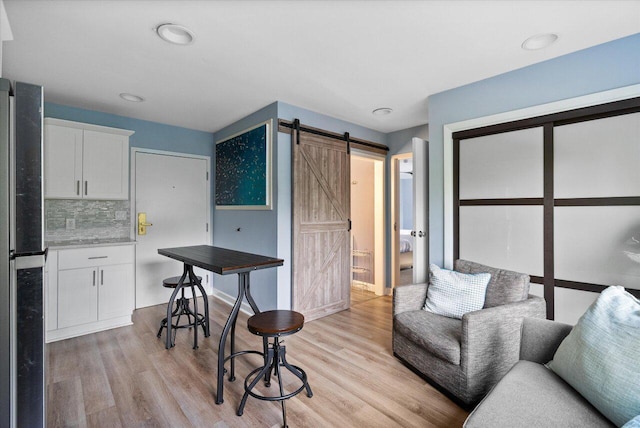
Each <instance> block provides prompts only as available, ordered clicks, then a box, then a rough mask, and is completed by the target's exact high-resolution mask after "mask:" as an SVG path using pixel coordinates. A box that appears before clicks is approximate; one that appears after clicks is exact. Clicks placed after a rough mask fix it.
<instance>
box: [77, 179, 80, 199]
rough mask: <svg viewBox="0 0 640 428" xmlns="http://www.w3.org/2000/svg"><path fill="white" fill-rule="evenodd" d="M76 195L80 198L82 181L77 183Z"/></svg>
mask: <svg viewBox="0 0 640 428" xmlns="http://www.w3.org/2000/svg"><path fill="white" fill-rule="evenodd" d="M76 195H78V196H80V180H77V181H76Z"/></svg>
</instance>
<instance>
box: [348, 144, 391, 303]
mask: <svg viewBox="0 0 640 428" xmlns="http://www.w3.org/2000/svg"><path fill="white" fill-rule="evenodd" d="M384 162H385V160H384V157H381V156H376V155H373V154H370V153H367V152H360V151H356V150H352V152H351V303H352V304H357V303H359V302H361V301H366V300H369V299H372V298H375V297H378V296H382V295H384V294H385V284H384V278H385V272H384V259H385V243H384V224H385V219H384V218H385V215H384Z"/></svg>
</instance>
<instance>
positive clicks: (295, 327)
mask: <svg viewBox="0 0 640 428" xmlns="http://www.w3.org/2000/svg"><path fill="white" fill-rule="evenodd" d="M303 325H304V315H302V314H301V313H299V312H295V311H285V310H275V311H266V312H260V313H258V314H255V315H253V316H252V317H250V318H249V320H248V321H247V328H248V329H249V331H250V332H251V333H253V334H256V335H258V336H262V338H263V342H264V341H265V339H266V340H267V341H268V339H273V343H272V344H271V345H270V346H268V348H267V349H266V355H265V359H264V366H262V367H258V368H256V369H255V370H253V371H252V372H251V373H249V375H248V376H247V378H246V379H245V381H244V395H243V396H242V400H241V401H240V406H239V407H238V416H242V413H243V412H244V406H245V404H246V402H247V398H248V396H249V395H251V396H252V397H255V398H257V399H259V400H266V401H280V403H281V404H282V418H283V421H284V426H285V428H286V427H287V413H286V407H285V403H284V400H287V399H289V398H291V397H293V396H295V395H297V394H299V393H300V392H301V391H302V390H303V389H306V390H307V396H308V397H312V396H313V393H312V392H311V387H310V386H309V382H307V374H306V373H305V372H304V370H302V369H301V368H300V367H298V366H294V365H292V364H289V363H288V362H287V359H286V347H285V346H284V345H282V343H281V342H280V338H281V337H282V336H288V335H291V334H294V333H297V332H298V331H300V330H302V326H303ZM263 355H264V354H263ZM280 367H285V368H286V369H287V370H289V371H290V372H291V373H293V374H294V375H295V376H296V377H297V378H298V379H300V381H301V382H302V385H301V386H300V387H299V388H298V389H296V390H295V391H293V392H291V393H288V394H285V392H284V389H283V387H282V376H281V375H282V373H281V370H280ZM272 372H273V374H274V375H275V376H276V377H277V378H278V385H279V387H280V395H276V396H265V395H260V394H257V393H255V392H253V391H252V389H253V388H254V387H255V386H256V385H257V383H258V382H259V381H260V379H264V381H265V385H266V386H267V387H269V386H270V385H271V373H272ZM254 375H255V378H253V380H251V381H250V379H251V378H252V377H253V376H254ZM249 382H251V383H249Z"/></svg>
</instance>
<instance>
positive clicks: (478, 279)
mask: <svg viewBox="0 0 640 428" xmlns="http://www.w3.org/2000/svg"><path fill="white" fill-rule="evenodd" d="M429 271H430V277H429V288H428V289H427V300H426V302H425V303H424V310H425V311H429V312H433V313H434V314H438V315H444V316H445V317H450V318H457V319H462V316H463V315H464V314H466V313H468V312H474V311H479V310H480V309H482V306H483V305H484V295H485V293H486V291H487V284H488V283H489V280H490V279H491V275H490V274H488V273H476V274H466V273H461V272H456V271H453V270H446V269H440V268H439V267H438V266H436V265H434V264H431V265H429Z"/></svg>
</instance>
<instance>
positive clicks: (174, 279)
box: [162, 276, 202, 288]
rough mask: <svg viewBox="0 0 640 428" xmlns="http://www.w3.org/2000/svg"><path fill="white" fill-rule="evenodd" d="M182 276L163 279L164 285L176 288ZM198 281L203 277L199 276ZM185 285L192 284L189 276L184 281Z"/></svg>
mask: <svg viewBox="0 0 640 428" xmlns="http://www.w3.org/2000/svg"><path fill="white" fill-rule="evenodd" d="M180 278H181V277H180V276H172V277H171V278H166V279H164V280H162V286H163V287H166V288H176V287H177V286H178V283H179V282H180ZM198 281H202V277H201V276H199V277H198ZM183 284H184V285H191V281H189V277H186V278H185V279H184V282H183Z"/></svg>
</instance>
